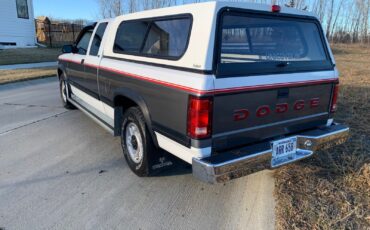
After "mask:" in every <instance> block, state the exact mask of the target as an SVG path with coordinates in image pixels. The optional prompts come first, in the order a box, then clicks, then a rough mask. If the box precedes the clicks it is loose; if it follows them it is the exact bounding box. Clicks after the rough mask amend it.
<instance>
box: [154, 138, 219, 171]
mask: <svg viewBox="0 0 370 230" xmlns="http://www.w3.org/2000/svg"><path fill="white" fill-rule="evenodd" d="M155 135H156V136H157V140H158V145H159V147H161V148H162V149H164V150H166V151H167V152H169V153H172V154H173V155H175V156H177V157H178V158H180V159H182V160H184V161H186V162H188V163H189V164H191V163H192V160H193V158H198V159H202V158H205V157H209V156H210V155H211V150H212V149H211V147H208V148H202V149H198V148H194V147H191V148H188V147H186V146H183V145H181V144H179V143H177V142H176V141H173V140H171V139H169V138H168V137H165V136H163V135H162V134H160V133H157V132H155Z"/></svg>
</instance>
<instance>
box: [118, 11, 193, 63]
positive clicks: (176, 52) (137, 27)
mask: <svg viewBox="0 0 370 230" xmlns="http://www.w3.org/2000/svg"><path fill="white" fill-rule="evenodd" d="M190 27H191V19H190V17H186V18H173V19H172V18H171V19H161V20H150V21H149V20H148V21H130V22H123V23H122V24H121V25H120V26H119V28H118V31H117V35H116V40H115V45H114V52H115V53H122V54H134V55H141V56H149V57H157V58H169V59H176V58H179V57H181V56H182V55H183V54H184V53H185V51H186V48H187V44H188V39H189V35H190V29H191V28H190Z"/></svg>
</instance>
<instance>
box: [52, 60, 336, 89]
mask: <svg viewBox="0 0 370 230" xmlns="http://www.w3.org/2000/svg"><path fill="white" fill-rule="evenodd" d="M59 60H61V61H66V62H72V63H76V64H81V63H80V62H78V61H74V60H70V59H64V58H59ZM84 65H85V66H88V67H92V68H97V69H102V70H105V71H109V72H113V73H117V74H120V75H124V76H128V77H131V78H135V79H140V80H145V81H148V82H152V83H155V84H158V85H163V86H167V87H171V88H175V89H180V90H183V91H187V92H190V93H196V94H200V95H213V94H223V93H237V92H245V91H256V90H267V89H276V88H284V87H299V86H305V85H317V84H325V83H336V82H338V79H337V78H330V79H322V80H309V81H299V82H287V83H276V84H265V85H256V86H242V87H233V88H225V89H215V90H199V89H194V88H191V87H187V86H183V85H178V84H175V83H170V82H166V81H161V80H157V79H153V78H150V77H145V76H141V75H137V74H133V73H128V72H125V71H122V70H117V69H113V68H109V67H105V66H97V65H93V64H84Z"/></svg>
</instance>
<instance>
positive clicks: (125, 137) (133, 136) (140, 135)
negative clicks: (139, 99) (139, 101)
mask: <svg viewBox="0 0 370 230" xmlns="http://www.w3.org/2000/svg"><path fill="white" fill-rule="evenodd" d="M121 145H122V150H123V154H124V156H125V159H126V161H127V164H128V165H129V167H130V169H131V170H132V171H133V172H134V173H135V174H136V175H138V176H139V177H146V176H149V174H150V172H149V154H150V153H154V151H155V147H154V144H153V141H152V138H151V136H150V134H149V131H148V128H147V126H146V124H145V119H144V115H143V113H142V112H141V111H140V109H139V108H138V107H131V108H129V109H128V110H127V111H126V112H125V114H124V115H123V122H122V127H121Z"/></svg>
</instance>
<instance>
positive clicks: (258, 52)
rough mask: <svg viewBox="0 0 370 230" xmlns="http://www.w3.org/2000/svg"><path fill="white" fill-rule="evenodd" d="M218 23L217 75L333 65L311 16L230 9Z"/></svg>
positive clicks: (269, 72)
mask: <svg viewBox="0 0 370 230" xmlns="http://www.w3.org/2000/svg"><path fill="white" fill-rule="evenodd" d="M219 23H220V25H219V34H218V44H219V45H218V58H217V75H218V76H225V77H227V76H235V75H258V74H276V73H289V72H302V71H321V70H329V69H333V68H334V65H333V63H332V61H331V59H330V55H329V53H328V49H327V47H326V41H325V39H324V37H323V36H324V35H323V32H322V29H321V26H320V24H319V22H318V21H317V20H316V19H314V18H309V17H299V16H297V17H296V16H292V15H284V14H280V13H279V14H277V13H274V14H269V13H256V12H243V11H238V10H235V11H234V10H231V11H225V12H223V13H222V14H221V20H220V22H219Z"/></svg>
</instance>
